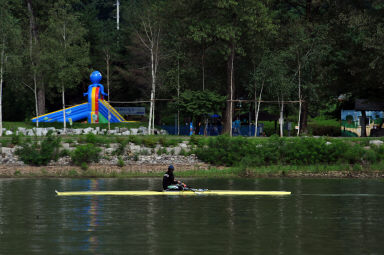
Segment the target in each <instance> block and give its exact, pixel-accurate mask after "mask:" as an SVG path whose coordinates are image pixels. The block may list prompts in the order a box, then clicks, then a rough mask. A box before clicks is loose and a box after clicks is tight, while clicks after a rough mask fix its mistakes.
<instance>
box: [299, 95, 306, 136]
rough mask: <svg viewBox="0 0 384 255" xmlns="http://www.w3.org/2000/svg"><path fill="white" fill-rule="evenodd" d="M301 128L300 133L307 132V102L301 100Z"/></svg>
mask: <svg viewBox="0 0 384 255" xmlns="http://www.w3.org/2000/svg"><path fill="white" fill-rule="evenodd" d="M300 121H301V123H300V125H301V127H300V128H301V129H300V132H301V133H302V134H306V133H308V103H307V102H306V101H303V102H302V108H301V119H300Z"/></svg>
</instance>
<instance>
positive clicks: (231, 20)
mask: <svg viewBox="0 0 384 255" xmlns="http://www.w3.org/2000/svg"><path fill="white" fill-rule="evenodd" d="M383 42H384V2H383V1H381V0H370V1H369V0H158V1H151V0H121V1H116V0H83V1H80V0H34V1H32V0H0V91H1V93H0V116H1V118H2V119H1V120H3V121H29V120H30V119H31V118H32V117H34V116H36V115H41V114H44V113H46V112H50V111H55V110H58V109H62V107H63V106H65V107H68V106H71V105H75V104H79V103H82V102H83V101H84V96H83V93H84V92H86V91H87V87H88V85H89V84H90V81H89V75H90V73H91V72H92V71H94V70H99V71H100V72H101V73H102V75H103V80H102V83H103V84H104V86H105V87H106V88H108V93H109V98H108V100H109V101H110V102H111V104H112V105H114V102H116V104H117V103H118V102H132V101H137V102H138V103H136V104H128V103H127V104H119V106H145V107H146V112H147V113H148V114H147V115H149V118H152V116H154V118H152V122H153V125H159V124H162V123H170V124H174V122H175V115H178V116H179V118H178V119H179V121H180V122H182V123H185V122H186V121H191V120H192V119H191V118H193V120H194V121H197V122H203V121H204V119H206V117H207V116H209V115H210V114H218V115H220V116H222V120H223V124H224V132H232V131H231V123H232V121H233V120H235V118H236V116H240V115H241V114H247V113H248V112H251V113H252V117H251V118H252V121H253V122H256V125H257V119H258V114H259V110H260V111H264V112H269V113H270V114H275V115H278V116H279V115H280V119H283V118H282V117H283V116H284V117H285V118H287V117H288V116H291V117H292V116H294V118H295V122H296V123H300V129H302V130H303V131H305V130H306V126H307V121H308V118H311V117H315V116H319V115H325V116H329V117H330V118H339V115H340V109H341V107H343V105H344V106H345V105H348V104H351V102H353V100H355V99H358V98H363V99H368V100H380V99H381V97H382V94H383V92H384V78H383V73H384V70H383V67H384V62H383V60H384V43H383ZM142 101H145V102H144V103H139V102H142ZM148 102H150V103H148ZM250 115H251V114H250ZM1 120H0V121H1Z"/></svg>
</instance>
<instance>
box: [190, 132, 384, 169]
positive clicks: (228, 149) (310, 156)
mask: <svg viewBox="0 0 384 255" xmlns="http://www.w3.org/2000/svg"><path fill="white" fill-rule="evenodd" d="M367 142H368V141H367ZM196 143H197V149H196V155H197V156H198V157H199V158H200V159H202V160H203V161H206V162H209V163H212V164H215V165H227V166H239V165H244V166H247V167H256V166H262V165H270V164H291V165H311V164H312V165H313V164H335V163H337V164H339V163H347V164H355V163H358V164H372V163H376V162H379V161H382V160H384V147H383V146H380V147H377V146H375V145H371V146H370V147H369V146H368V147H365V146H367V144H366V143H363V144H361V143H356V142H352V141H346V140H342V139H331V140H330V139H326V138H310V137H308V138H300V139H295V138H279V137H277V136H272V137H271V138H269V139H248V138H243V137H236V138H231V137H229V136H219V137H217V138H216V137H215V138H207V139H202V140H200V141H198V142H196Z"/></svg>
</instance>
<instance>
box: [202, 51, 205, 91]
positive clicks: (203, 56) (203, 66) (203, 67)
mask: <svg viewBox="0 0 384 255" xmlns="http://www.w3.org/2000/svg"><path fill="white" fill-rule="evenodd" d="M204 58H205V49H204V47H203V54H202V55H201V69H202V72H203V91H204V89H205V63H204V60H205V59H204Z"/></svg>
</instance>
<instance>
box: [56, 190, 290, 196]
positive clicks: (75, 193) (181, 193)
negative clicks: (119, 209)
mask: <svg viewBox="0 0 384 255" xmlns="http://www.w3.org/2000/svg"><path fill="white" fill-rule="evenodd" d="M56 194H57V195H58V196H106V195H109V196H164V195H165V196H190V195H227V196H238V195H241V196H247V195H248V196H286V195H291V192H290V191H250V190H205V191H150V190H125V191H69V192H59V191H57V190H56Z"/></svg>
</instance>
